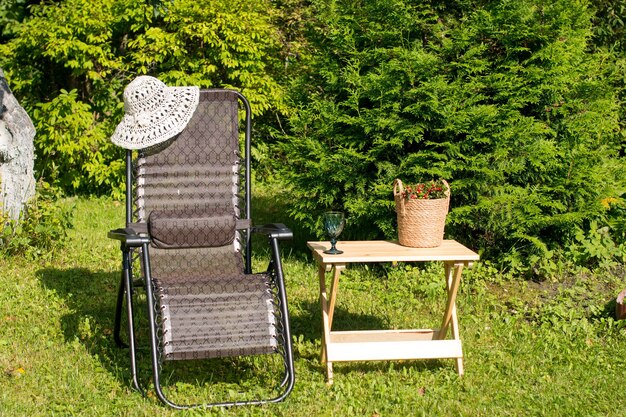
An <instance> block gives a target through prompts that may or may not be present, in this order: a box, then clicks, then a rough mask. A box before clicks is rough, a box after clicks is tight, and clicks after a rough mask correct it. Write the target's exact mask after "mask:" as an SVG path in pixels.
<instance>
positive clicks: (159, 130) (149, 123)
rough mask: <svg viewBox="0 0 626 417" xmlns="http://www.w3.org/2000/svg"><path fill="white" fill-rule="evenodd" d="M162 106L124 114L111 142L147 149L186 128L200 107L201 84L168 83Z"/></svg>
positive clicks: (126, 146)
mask: <svg viewBox="0 0 626 417" xmlns="http://www.w3.org/2000/svg"><path fill="white" fill-rule="evenodd" d="M164 92H165V98H164V100H163V101H162V102H161V103H159V106H158V107H156V108H154V109H151V110H150V112H149V113H146V114H142V115H128V114H126V115H124V117H123V118H122V121H121V122H120V123H119V124H118V125H117V127H116V128H115V132H114V133H113V135H112V136H111V142H113V143H114V144H116V145H118V146H121V147H122V148H125V149H131V150H134V149H144V148H148V147H151V146H154V145H158V144H159V143H162V142H165V141H166V140H168V139H171V138H172V137H174V136H176V135H177V134H179V133H180V132H182V131H183V130H184V129H185V127H186V126H187V123H189V120H191V117H192V116H193V114H194V112H195V110H196V108H197V107H198V100H199V96H200V89H199V88H198V87H165V89H164Z"/></svg>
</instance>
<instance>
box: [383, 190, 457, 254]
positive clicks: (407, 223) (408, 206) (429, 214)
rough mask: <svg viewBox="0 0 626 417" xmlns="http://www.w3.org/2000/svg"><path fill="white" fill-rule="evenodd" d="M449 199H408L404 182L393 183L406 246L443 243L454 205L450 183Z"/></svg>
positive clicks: (399, 221)
mask: <svg viewBox="0 0 626 417" xmlns="http://www.w3.org/2000/svg"><path fill="white" fill-rule="evenodd" d="M443 182H444V184H445V186H446V187H447V190H446V191H445V195H446V197H445V198H435V199H406V198H404V197H403V192H404V187H403V185H402V181H400V180H399V179H396V180H395V181H394V183H393V196H394V200H395V202H396V213H397V216H398V241H399V243H400V244H401V245H402V246H410V247H413V248H434V247H437V246H440V245H441V243H442V242H443V232H444V228H445V225H446V216H447V215H448V207H449V204H450V186H449V185H448V183H447V182H446V181H443Z"/></svg>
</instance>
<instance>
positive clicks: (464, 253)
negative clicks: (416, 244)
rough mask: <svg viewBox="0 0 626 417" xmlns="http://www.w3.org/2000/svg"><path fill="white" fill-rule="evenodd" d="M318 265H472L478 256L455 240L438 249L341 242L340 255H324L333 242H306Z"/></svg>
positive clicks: (339, 246) (383, 243) (381, 243)
mask: <svg viewBox="0 0 626 417" xmlns="http://www.w3.org/2000/svg"><path fill="white" fill-rule="evenodd" d="M307 246H308V247H309V249H311V251H312V252H313V256H314V257H315V259H316V260H317V262H319V263H322V264H343V263H352V262H414V261H448V262H472V261H477V260H478V259H479V256H478V254H477V253H476V252H473V251H472V250H470V249H468V248H466V247H465V246H463V245H462V244H460V243H459V242H457V241H456V240H444V241H443V243H442V244H441V246H438V247H436V248H410V247H407V246H402V245H400V244H399V243H398V242H395V241H388V240H355V241H349V240H346V241H342V240H340V241H338V242H337V249H339V250H342V251H343V253H342V254H340V255H329V254H326V253H324V251H325V250H327V249H329V248H330V242H327V241H326V242H307Z"/></svg>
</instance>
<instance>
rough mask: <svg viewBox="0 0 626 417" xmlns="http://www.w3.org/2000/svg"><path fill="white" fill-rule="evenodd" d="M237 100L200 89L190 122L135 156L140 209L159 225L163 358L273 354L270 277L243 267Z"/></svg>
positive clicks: (153, 253) (153, 258)
mask: <svg viewBox="0 0 626 417" xmlns="http://www.w3.org/2000/svg"><path fill="white" fill-rule="evenodd" d="M237 113H238V100H237V96H236V95H235V93H233V92H228V91H217V92H216V91H202V92H201V93H200V103H199V104H198V108H197V109H196V111H195V113H194V115H193V117H192V119H191V120H190V122H189V124H188V125H187V127H186V128H185V130H183V131H182V132H181V133H180V134H179V135H178V136H176V137H175V138H173V139H171V140H169V141H167V142H165V143H163V144H160V145H157V146H155V147H153V148H149V149H146V150H144V151H142V152H140V154H139V158H138V161H137V171H136V180H137V189H136V201H135V203H136V207H137V217H138V220H139V222H147V223H148V229H149V230H150V233H151V238H152V244H151V248H150V269H151V272H152V278H153V281H154V283H155V295H156V297H157V300H158V303H159V307H158V308H159V310H158V315H159V322H160V326H161V329H160V331H161V334H162V352H163V356H164V358H165V359H200V358H212V357H221V356H234V355H245V354H258V353H270V352H273V351H274V349H275V348H276V345H277V343H276V320H275V316H274V300H273V297H272V294H273V293H272V291H271V282H272V280H271V279H270V277H269V276H267V275H264V274H255V275H245V274H244V273H243V270H244V268H243V257H242V254H241V244H240V239H239V238H240V236H239V233H238V232H236V230H235V221H236V219H238V218H239V217H240V216H239V215H240V210H239V131H238V127H237V125H238V117H237Z"/></svg>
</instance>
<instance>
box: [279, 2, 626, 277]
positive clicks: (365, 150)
mask: <svg viewBox="0 0 626 417" xmlns="http://www.w3.org/2000/svg"><path fill="white" fill-rule="evenodd" d="M312 4H313V5H312V7H313V8H314V9H315V12H314V13H313V15H314V16H316V17H317V20H316V21H314V22H312V23H311V25H310V26H309V27H308V28H307V31H306V34H307V39H308V42H309V43H310V45H311V48H312V54H311V57H310V59H303V62H302V69H303V72H302V76H301V77H299V78H298V79H297V80H296V81H295V82H294V86H293V88H292V90H291V91H292V95H291V98H292V100H293V105H294V106H295V107H297V108H299V109H300V111H299V112H298V113H297V114H295V115H294V116H293V117H291V118H290V127H291V132H290V134H289V135H288V136H286V137H285V140H284V142H283V150H284V153H285V158H286V160H287V161H288V163H286V164H285V169H284V171H283V173H284V176H285V178H286V180H287V181H288V182H289V183H290V184H291V185H292V190H291V193H292V198H291V199H290V201H292V202H293V203H292V208H291V213H292V215H293V217H294V218H295V219H297V220H299V221H301V222H303V223H304V224H305V225H307V226H308V228H309V229H310V230H311V232H314V233H318V234H319V232H320V230H321V229H320V228H319V225H318V222H319V215H320V213H321V212H322V211H324V210H326V209H329V208H338V209H342V210H345V211H346V213H347V216H348V219H349V220H348V225H347V228H346V232H345V233H346V235H345V236H346V237H361V238H373V237H386V238H395V236H396V224H395V213H394V203H393V198H392V182H393V179H394V178H396V177H398V178H401V179H402V180H403V181H405V182H417V181H418V180H421V179H429V178H437V177H443V178H446V179H447V180H448V181H449V182H450V186H451V189H452V199H451V212H450V215H449V217H448V223H447V229H446V230H447V236H449V237H453V238H456V239H458V240H460V241H461V242H463V243H465V244H467V245H469V246H471V247H473V248H474V249H477V250H480V251H481V252H482V254H483V256H484V257H486V258H491V259H494V260H497V261H498V262H500V263H501V265H512V264H516V265H520V268H521V269H524V268H526V269H531V268H533V267H535V266H536V265H534V264H536V263H538V262H540V261H541V262H545V260H546V259H547V258H550V257H552V256H554V250H556V249H559V248H563V247H564V246H565V245H566V244H567V243H568V242H572V241H573V240H574V239H575V238H576V234H577V233H578V230H579V228H581V227H582V228H585V227H588V226H589V223H588V222H586V219H594V218H597V219H601V218H603V217H604V216H605V214H606V208H605V207H604V206H603V205H602V204H601V201H602V200H603V199H605V198H609V197H614V198H615V197H619V196H620V195H621V193H622V192H623V190H624V185H625V183H624V176H623V175H624V174H623V173H624V160H623V158H622V156H621V154H620V152H619V151H620V147H621V143H620V142H621V139H620V138H621V137H620V135H619V130H620V124H619V104H618V100H617V99H616V92H615V89H614V88H613V87H612V86H611V85H610V84H609V83H608V82H607V80H606V78H605V77H604V75H605V74H604V72H603V71H605V70H606V69H607V64H606V60H607V59H608V58H609V56H608V55H606V54H604V53H603V52H601V51H597V52H590V48H589V39H590V37H591V24H590V20H591V11H590V10H589V9H588V8H587V4H586V2H584V1H579V0H559V1H556V2H550V3H545V2H539V1H534V0H522V1H518V2H509V1H490V2H462V3H455V4H454V5H447V4H445V3H444V4H440V3H437V4H435V2H433V4H429V3H423V2H420V3H417V2H411V1H403V0H397V1H393V2H388V1H382V0H379V1H371V2H356V3H355V2H349V1H331V0H317V1H313V2H312ZM305 58H306V57H305Z"/></svg>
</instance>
